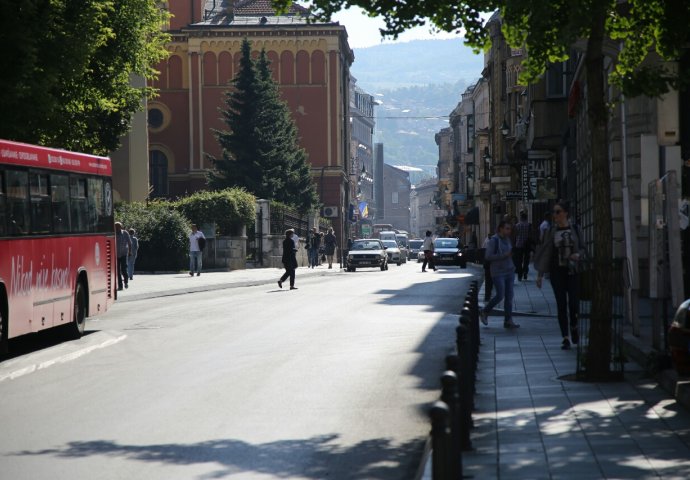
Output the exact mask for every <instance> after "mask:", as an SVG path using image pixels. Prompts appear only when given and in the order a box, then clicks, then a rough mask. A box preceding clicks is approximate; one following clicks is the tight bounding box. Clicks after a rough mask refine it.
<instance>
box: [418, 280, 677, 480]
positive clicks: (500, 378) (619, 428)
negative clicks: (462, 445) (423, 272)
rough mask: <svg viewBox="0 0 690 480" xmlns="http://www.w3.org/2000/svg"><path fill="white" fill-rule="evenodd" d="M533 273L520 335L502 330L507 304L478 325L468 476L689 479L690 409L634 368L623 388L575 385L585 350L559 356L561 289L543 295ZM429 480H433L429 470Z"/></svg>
mask: <svg viewBox="0 0 690 480" xmlns="http://www.w3.org/2000/svg"><path fill="white" fill-rule="evenodd" d="M533 275H534V274H532V275H531V276H530V278H528V280H527V281H526V282H517V281H516V284H515V299H514V317H515V320H516V321H517V322H519V323H520V324H521V325H522V326H521V328H520V329H517V330H505V329H504V328H503V325H502V323H503V322H502V316H503V312H502V310H501V308H500V305H499V308H497V309H495V310H494V311H493V312H492V315H491V316H490V317H489V326H488V327H484V326H480V328H481V341H482V346H481V351H480V355H479V365H478V377H477V393H476V396H475V404H476V411H475V412H474V414H473V419H474V423H475V428H474V429H473V430H472V432H471V439H472V443H473V447H474V450H473V451H471V452H466V453H464V455H463V463H464V468H463V473H464V475H465V476H466V477H467V476H471V477H472V478H475V479H482V480H485V479H488V480H490V479H501V480H505V479H510V480H512V479H515V480H524V479H550V480H552V479H588V480H589V479H648V478H649V479H652V478H657V479H658V478H663V479H674V480H675V479H678V480H680V479H688V478H690V411H689V410H687V409H686V408H685V407H684V406H682V405H680V404H679V403H678V402H677V401H676V400H675V399H674V398H673V396H672V395H671V394H669V393H668V392H667V391H665V390H663V389H662V388H661V387H660V386H659V385H658V383H657V381H656V380H655V379H652V378H649V377H648V376H646V374H645V373H644V372H643V371H642V370H641V369H640V367H638V366H637V365H636V364H634V363H628V364H626V367H625V368H626V372H625V381H622V382H616V383H585V382H579V381H574V380H569V379H567V378H568V376H570V375H572V374H574V373H575V371H576V361H577V352H576V351H575V350H574V349H573V350H568V351H564V350H561V348H560V346H561V337H560V331H559V328H558V322H557V319H556V317H555V300H554V298H553V291H552V290H551V286H550V284H549V283H548V281H546V282H544V286H543V289H541V290H540V289H538V288H537V287H536V284H535V282H534V276H533ZM479 298H480V301H483V300H484V291H483V287H482V289H481V291H480V296H479ZM423 478H425V479H431V468H430V465H429V463H427V465H426V470H425V473H424V475H423Z"/></svg>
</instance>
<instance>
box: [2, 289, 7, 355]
mask: <svg viewBox="0 0 690 480" xmlns="http://www.w3.org/2000/svg"><path fill="white" fill-rule="evenodd" d="M8 326H9V316H8V312H7V295H5V292H4V291H3V290H2V289H0V354H5V353H7V351H8V350H9V348H8V343H9V340H8V336H9V330H8Z"/></svg>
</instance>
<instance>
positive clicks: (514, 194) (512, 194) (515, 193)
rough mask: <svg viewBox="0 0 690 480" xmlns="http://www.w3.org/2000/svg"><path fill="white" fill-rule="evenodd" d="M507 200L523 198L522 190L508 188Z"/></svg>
mask: <svg viewBox="0 0 690 480" xmlns="http://www.w3.org/2000/svg"><path fill="white" fill-rule="evenodd" d="M506 200H522V192H521V191H520V190H508V191H507V192H506Z"/></svg>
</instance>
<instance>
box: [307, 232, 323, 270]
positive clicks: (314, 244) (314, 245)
mask: <svg viewBox="0 0 690 480" xmlns="http://www.w3.org/2000/svg"><path fill="white" fill-rule="evenodd" d="M309 235H310V238H309V266H310V267H311V268H314V267H316V266H317V265H318V264H319V247H320V246H321V236H320V235H319V232H318V231H317V230H316V227H314V228H312V229H311V233H310V234H309Z"/></svg>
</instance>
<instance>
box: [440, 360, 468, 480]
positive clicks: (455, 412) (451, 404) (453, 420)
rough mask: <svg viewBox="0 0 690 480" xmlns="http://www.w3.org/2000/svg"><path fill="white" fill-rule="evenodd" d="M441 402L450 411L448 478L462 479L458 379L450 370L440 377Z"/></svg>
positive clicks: (460, 411)
mask: <svg viewBox="0 0 690 480" xmlns="http://www.w3.org/2000/svg"><path fill="white" fill-rule="evenodd" d="M441 401H443V402H445V404H446V405H448V408H449V410H450V422H449V424H450V451H449V454H450V461H449V464H448V468H449V472H448V473H449V475H450V477H449V478H454V479H461V478H462V443H461V438H462V433H463V432H462V419H461V414H462V410H461V405H460V396H459V395H458V377H457V376H456V375H455V372H453V371H452V370H446V371H445V372H443V375H442V376H441Z"/></svg>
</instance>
